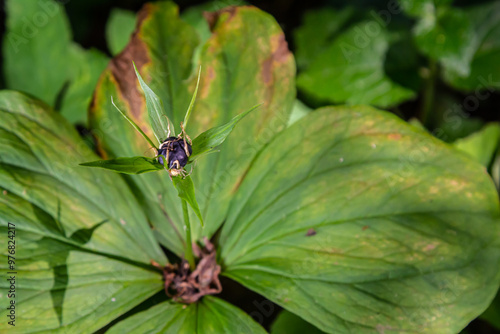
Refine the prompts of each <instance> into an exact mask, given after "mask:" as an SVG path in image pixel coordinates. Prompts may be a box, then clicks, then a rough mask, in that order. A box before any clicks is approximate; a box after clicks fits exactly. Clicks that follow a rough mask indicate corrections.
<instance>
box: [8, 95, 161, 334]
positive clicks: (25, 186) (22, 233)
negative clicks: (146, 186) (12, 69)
mask: <svg viewBox="0 0 500 334" xmlns="http://www.w3.org/2000/svg"><path fill="white" fill-rule="evenodd" d="M0 118H1V119H2V122H1V123H0V149H1V151H2V156H1V159H0V230H1V231H2V233H3V234H4V235H5V236H7V229H8V227H9V223H11V224H14V225H15V231H16V236H15V242H16V245H17V248H16V254H15V258H16V262H15V271H16V272H17V275H18V276H17V277H18V280H17V281H16V289H17V290H18V291H17V292H18V293H17V294H16V308H17V310H18V311H19V313H18V318H17V321H16V327H15V329H16V330H18V331H19V332H20V333H35V332H40V331H45V332H50V333H67V332H72V333H82V332H94V331H96V330H98V329H99V328H101V327H102V326H104V325H106V324H107V323H108V322H109V321H110V320H111V319H114V318H116V317H118V316H120V315H121V314H123V313H125V312H126V311H128V310H130V309H131V308H133V307H134V306H136V305H137V304H139V303H140V302H142V301H144V300H145V299H147V298H148V297H150V296H152V295H153V294H155V293H156V292H158V291H160V290H161V289H162V288H163V282H162V276H161V273H159V272H158V271H156V270H155V269H154V268H153V267H152V266H151V264H150V263H151V261H155V262H157V263H162V264H164V263H166V262H167V259H166V257H165V255H164V253H163V252H162V250H161V249H160V247H159V246H158V244H157V243H156V241H155V239H154V236H153V234H152V232H151V230H150V228H149V225H148V220H147V218H146V216H145V215H144V213H143V212H142V209H141V207H140V206H139V203H138V202H137V200H136V199H135V197H134V195H133V194H132V191H130V188H129V187H128V186H127V184H126V183H125V182H124V180H123V179H122V178H121V177H120V176H119V175H116V174H114V173H109V172H105V171H101V170H98V169H93V168H82V167H78V166H77V165H78V163H80V162H82V161H89V160H95V159H98V157H97V156H96V155H95V154H94V153H93V152H91V150H90V149H89V148H88V147H87V145H86V144H85V143H84V142H83V141H82V139H81V138H80V136H79V134H78V133H77V132H76V131H75V130H74V128H73V127H72V126H71V125H70V124H69V123H68V122H67V121H66V120H65V119H64V118H63V117H62V116H61V115H59V114H58V113H55V112H54V111H52V110H50V109H49V108H48V107H47V105H46V104H44V103H41V102H39V101H37V100H34V99H32V98H28V97H26V96H24V95H22V94H20V93H17V92H10V91H3V92H0ZM8 240H10V239H8V238H7V237H5V238H2V239H0V246H1V247H2V249H4V250H6V249H7V241H8ZM7 265H8V262H7V252H6V251H3V252H2V256H1V262H0V271H2V272H6V271H9V270H8V269H10V268H8V267H7ZM9 286H10V285H9V282H8V281H7V280H2V282H0V288H2V290H3V291H7V290H8V287H9ZM3 296H4V297H5V294H4V295H3ZM5 300H7V299H5ZM40 305H44V307H43V308H42V309H41V308H40ZM8 312H9V311H8V310H7V309H6V308H2V310H0V316H2V318H3V319H7V313H8ZM91 314H99V315H100V316H99V317H97V318H96V317H93V316H90V315H91ZM103 315H105V316H103ZM11 330H12V327H11V326H10V325H8V323H7V321H2V322H1V323H0V332H9V331H11Z"/></svg>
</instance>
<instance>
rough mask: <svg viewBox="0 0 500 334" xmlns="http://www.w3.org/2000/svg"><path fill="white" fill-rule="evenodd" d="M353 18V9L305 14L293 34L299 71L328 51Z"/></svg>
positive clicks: (317, 11) (313, 11) (327, 9)
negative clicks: (332, 42) (335, 38)
mask: <svg viewBox="0 0 500 334" xmlns="http://www.w3.org/2000/svg"><path fill="white" fill-rule="evenodd" d="M354 17H355V10H354V8H353V7H346V8H344V9H342V10H335V9H332V8H322V9H319V10H311V11H308V12H306V13H305V15H304V17H303V19H302V20H303V22H302V25H301V26H300V27H299V28H297V29H296V30H295V31H294V32H293V37H294V41H295V46H296V51H295V58H296V60H297V67H299V69H305V68H307V67H308V66H309V65H310V64H311V63H312V62H313V60H314V59H316V58H317V57H318V56H319V55H321V54H322V53H323V52H325V51H326V50H327V49H328V46H329V44H330V43H331V41H332V40H333V39H334V37H336V35H337V34H338V33H339V32H340V31H341V30H342V29H344V28H345V27H346V25H347V23H348V22H349V21H350V20H351V19H353V18H354Z"/></svg>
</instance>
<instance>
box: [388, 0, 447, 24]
mask: <svg viewBox="0 0 500 334" xmlns="http://www.w3.org/2000/svg"><path fill="white" fill-rule="evenodd" d="M398 1H399V4H400V5H401V8H402V9H403V10H404V11H405V12H406V13H407V14H408V15H410V16H414V17H420V18H423V19H425V20H432V19H433V18H434V15H435V12H436V10H438V9H445V8H447V7H448V6H449V5H450V4H451V2H452V1H453V0H398Z"/></svg>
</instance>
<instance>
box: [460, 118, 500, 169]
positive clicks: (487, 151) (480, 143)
mask: <svg viewBox="0 0 500 334" xmlns="http://www.w3.org/2000/svg"><path fill="white" fill-rule="evenodd" d="M454 145H455V147H456V148H458V149H459V150H461V151H463V152H465V153H467V154H468V155H469V156H471V157H472V158H473V159H474V160H476V161H477V162H479V163H480V164H481V165H483V166H485V167H486V168H488V167H489V165H490V163H491V161H492V160H493V158H494V156H495V153H496V151H497V149H498V148H499V145H500V124H498V123H491V124H488V125H487V126H485V127H484V128H483V129H481V131H479V132H476V133H473V134H472V135H470V136H468V137H466V138H462V139H459V140H457V141H455V143H454Z"/></svg>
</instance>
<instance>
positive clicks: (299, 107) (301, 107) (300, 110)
mask: <svg viewBox="0 0 500 334" xmlns="http://www.w3.org/2000/svg"><path fill="white" fill-rule="evenodd" d="M311 111H312V109H311V108H309V107H308V106H306V105H305V104H304V103H302V102H301V101H300V100H295V103H294V104H293V109H292V113H291V114H290V119H289V120H288V126H290V125H292V124H293V123H295V122H297V121H298V120H299V119H301V118H302V117H304V116H305V115H307V114H308V113H310V112H311Z"/></svg>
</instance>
